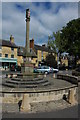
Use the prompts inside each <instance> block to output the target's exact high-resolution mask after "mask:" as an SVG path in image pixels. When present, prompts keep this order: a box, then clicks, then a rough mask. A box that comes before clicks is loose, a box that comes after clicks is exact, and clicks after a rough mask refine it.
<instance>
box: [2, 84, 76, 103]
mask: <svg viewBox="0 0 80 120" xmlns="http://www.w3.org/2000/svg"><path fill="white" fill-rule="evenodd" d="M71 89H74V93H75V95H76V93H77V92H76V91H77V86H76V85H75V86H72V87H69V88H64V89H57V90H47V91H38V92H35V91H34V92H23V93H19V92H15V93H12V92H11V93H9V92H8V93H7V92H5V93H2V102H3V103H18V102H19V101H20V100H22V98H23V95H24V94H28V96H29V98H28V100H29V103H34V102H47V101H54V100H60V99H62V98H63V96H64V95H66V96H67V95H68V93H69V90H71Z"/></svg>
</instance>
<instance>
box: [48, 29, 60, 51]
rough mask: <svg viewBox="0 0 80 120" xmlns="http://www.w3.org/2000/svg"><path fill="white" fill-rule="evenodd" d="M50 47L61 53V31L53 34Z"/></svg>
mask: <svg viewBox="0 0 80 120" xmlns="http://www.w3.org/2000/svg"><path fill="white" fill-rule="evenodd" d="M48 46H50V47H51V48H52V49H53V50H54V51H55V52H56V53H57V52H58V51H61V41H60V31H58V32H56V33H55V32H53V34H52V35H50V36H49V37H48Z"/></svg>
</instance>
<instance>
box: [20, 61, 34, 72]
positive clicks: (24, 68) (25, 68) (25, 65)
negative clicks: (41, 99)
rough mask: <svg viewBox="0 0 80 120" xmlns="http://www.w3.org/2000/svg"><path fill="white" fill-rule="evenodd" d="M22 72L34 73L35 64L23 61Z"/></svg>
mask: <svg viewBox="0 0 80 120" xmlns="http://www.w3.org/2000/svg"><path fill="white" fill-rule="evenodd" d="M21 72H22V73H27V74H28V73H33V64H32V63H23V64H22V65H21Z"/></svg>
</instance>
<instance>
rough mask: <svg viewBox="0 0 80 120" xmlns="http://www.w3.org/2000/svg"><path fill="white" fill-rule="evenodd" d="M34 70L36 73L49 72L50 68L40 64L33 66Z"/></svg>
mask: <svg viewBox="0 0 80 120" xmlns="http://www.w3.org/2000/svg"><path fill="white" fill-rule="evenodd" d="M34 72H36V73H46V74H48V73H51V68H50V67H49V66H40V67H38V68H34Z"/></svg>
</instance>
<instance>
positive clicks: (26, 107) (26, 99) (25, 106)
mask: <svg viewBox="0 0 80 120" xmlns="http://www.w3.org/2000/svg"><path fill="white" fill-rule="evenodd" d="M20 111H21V112H28V111H30V103H29V95H28V94H24V95H23V99H22V105H21V108H20Z"/></svg>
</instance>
